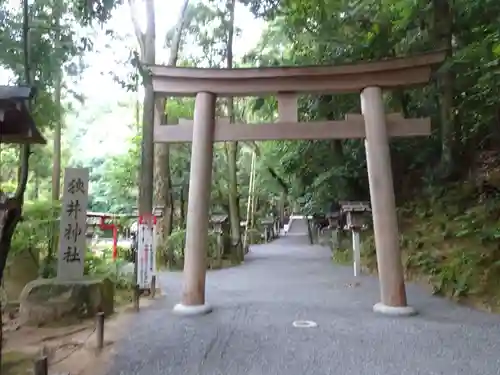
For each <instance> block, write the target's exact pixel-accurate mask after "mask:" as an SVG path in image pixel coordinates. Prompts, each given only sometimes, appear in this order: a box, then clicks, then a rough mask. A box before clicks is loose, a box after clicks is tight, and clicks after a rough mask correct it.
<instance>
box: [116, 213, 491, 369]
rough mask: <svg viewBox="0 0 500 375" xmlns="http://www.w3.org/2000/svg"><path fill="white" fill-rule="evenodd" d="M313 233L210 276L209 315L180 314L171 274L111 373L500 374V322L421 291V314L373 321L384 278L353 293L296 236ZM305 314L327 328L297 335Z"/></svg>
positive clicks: (326, 256) (416, 300) (325, 256)
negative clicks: (176, 310)
mask: <svg viewBox="0 0 500 375" xmlns="http://www.w3.org/2000/svg"><path fill="white" fill-rule="evenodd" d="M304 228H305V227H304V226H303V223H300V222H299V223H295V222H294V224H293V229H292V231H291V233H290V234H292V235H289V236H287V237H285V238H281V239H279V240H277V241H275V242H273V243H272V244H268V245H259V246H254V247H252V249H251V252H250V253H249V254H248V258H247V260H246V261H245V264H244V265H242V266H239V267H235V268H231V269H225V270H220V271H213V272H209V274H208V277H207V301H209V302H210V303H211V304H213V306H214V311H213V312H212V313H211V314H209V315H206V316H201V317H191V318H181V317H176V316H174V315H172V313H171V308H172V306H173V305H174V304H175V303H176V302H178V301H179V295H180V291H181V283H182V280H181V273H165V274H163V275H162V276H161V285H162V289H163V290H164V291H165V292H166V296H167V297H166V298H165V299H164V300H161V301H158V302H157V303H156V304H155V305H154V306H153V307H150V308H149V309H143V310H142V311H141V313H140V314H139V315H138V317H137V321H136V322H135V327H131V329H130V333H129V334H128V336H126V337H124V338H123V340H122V341H121V342H120V343H119V344H118V346H117V355H116V357H115V361H114V364H113V366H112V368H111V369H110V371H109V372H108V374H109V375H133V374H134V375H136V374H137V375H158V374H162V375H163V374H165V375H166V374H172V375H183V374H189V375H215V374H220V375H271V374H280V375H316V374H317V375H323V374H335V375H350V374H356V375H372V374H381V375H404V374H411V375H417V374H422V375H433V374H444V375H448V374H449V375H458V374H464V375H475V374H481V375H482V374H500V355H499V350H500V345H499V340H500V317H498V316H494V315H489V314H486V313H481V312H477V311H473V310H470V309H468V308H465V307H459V306H456V305H454V304H453V303H451V302H448V301H445V300H442V299H439V298H435V297H431V296H429V295H428V293H427V292H425V291H423V290H422V289H421V288H419V287H417V286H414V285H410V286H408V288H407V289H408V297H409V301H410V302H411V303H412V304H413V305H414V306H415V307H416V308H417V309H418V310H419V311H420V315H417V316H415V317H411V318H389V317H386V316H380V315H376V314H374V313H373V312H372V305H373V304H374V303H376V302H378V283H377V279H376V278H373V277H369V276H363V277H361V278H360V279H359V281H360V285H359V286H356V284H355V281H354V278H353V277H352V276H351V273H352V270H351V268H350V267H340V266H335V265H333V264H332V263H331V261H330V253H329V251H328V250H327V249H325V248H322V247H319V246H308V242H307V238H306V237H305V236H297V235H296V234H297V231H299V230H304ZM294 234H295V235H294ZM297 319H306V320H312V321H314V322H316V323H317V324H318V327H317V328H294V327H293V326H292V322H293V321H294V320H297ZM134 330H135V332H134V333H132V332H133V331H134Z"/></svg>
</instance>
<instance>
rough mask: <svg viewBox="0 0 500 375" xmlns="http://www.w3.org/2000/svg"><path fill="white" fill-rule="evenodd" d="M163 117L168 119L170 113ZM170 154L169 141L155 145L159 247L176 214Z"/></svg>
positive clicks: (183, 16)
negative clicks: (160, 215)
mask: <svg viewBox="0 0 500 375" xmlns="http://www.w3.org/2000/svg"><path fill="white" fill-rule="evenodd" d="M188 5H189V0H184V2H183V3H182V7H181V12H180V14H179V18H178V20H177V24H176V26H175V29H174V33H173V36H172V39H171V40H169V39H167V41H168V42H169V44H170V54H169V58H168V62H167V65H169V66H175V65H176V64H177V60H178V58H179V51H180V47H181V43H182V35H183V32H184V28H185V26H186V21H187V14H188V13H187V10H188ZM166 104H167V103H166V100H161V101H159V102H158V103H157V104H156V105H157V106H158V109H157V112H158V113H160V114H162V115H163V114H165V111H166ZM163 117H165V119H167V118H168V115H167V116H163ZM169 154H170V148H169V145H168V143H159V144H156V145H155V201H156V202H157V204H158V205H160V206H163V215H162V218H160V219H159V221H158V225H159V227H160V231H159V234H160V236H159V238H158V243H157V244H158V246H159V247H165V243H166V241H167V239H168V236H169V235H170V233H171V232H172V224H173V215H174V208H173V197H172V178H171V173H170V157H169V156H170V155H169ZM167 259H168V260H169V263H171V262H172V259H173V255H172V254H168V255H167Z"/></svg>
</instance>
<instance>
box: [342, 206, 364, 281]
mask: <svg viewBox="0 0 500 375" xmlns="http://www.w3.org/2000/svg"><path fill="white" fill-rule="evenodd" d="M340 206H341V211H342V214H344V215H345V226H344V229H346V230H350V231H351V232H352V251H353V267H354V276H358V275H360V273H361V242H360V238H359V237H360V232H361V230H363V229H366V228H367V222H368V220H367V219H368V216H367V213H368V214H369V213H371V211H372V210H371V207H370V203H369V202H340Z"/></svg>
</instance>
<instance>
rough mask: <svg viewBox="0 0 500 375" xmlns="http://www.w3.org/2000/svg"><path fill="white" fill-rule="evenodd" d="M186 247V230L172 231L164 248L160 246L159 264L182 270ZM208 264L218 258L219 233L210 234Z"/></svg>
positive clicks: (158, 249) (158, 253) (158, 250)
mask: <svg viewBox="0 0 500 375" xmlns="http://www.w3.org/2000/svg"><path fill="white" fill-rule="evenodd" d="M185 246H186V230H185V229H177V230H174V231H172V233H171V234H170V236H169V237H168V239H167V241H166V243H165V245H164V246H158V248H157V257H158V263H159V264H161V265H164V266H167V267H169V268H182V267H183V266H184V248H185ZM207 257H208V262H207V263H210V260H211V259H215V258H217V233H215V232H212V231H210V232H209V233H208V254H207Z"/></svg>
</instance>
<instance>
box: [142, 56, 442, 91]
mask: <svg viewBox="0 0 500 375" xmlns="http://www.w3.org/2000/svg"><path fill="white" fill-rule="evenodd" d="M444 59H445V52H444V51H436V52H431V53H427V54H422V55H417V56H412V57H401V58H394V59H387V60H382V61H375V62H361V63H356V64H350V65H336V66H303V67H264V68H235V69H211V68H183V67H168V66H161V65H150V66H148V69H149V71H150V72H151V76H152V80H153V89H154V91H155V93H160V94H163V95H166V96H191V95H195V94H196V93H198V92H203V91H204V92H211V93H213V94H215V95H217V96H253V95H255V96H257V95H263V94H270V93H277V92H296V93H298V92H309V93H348V92H360V91H361V90H363V89H364V88H365V87H369V86H376V87H381V88H387V89H390V88H396V87H402V86H406V87H408V86H412V85H421V84H425V83H427V82H428V81H429V80H430V78H431V72H432V67H433V66H435V65H437V64H440V63H442V62H443V61H444Z"/></svg>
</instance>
